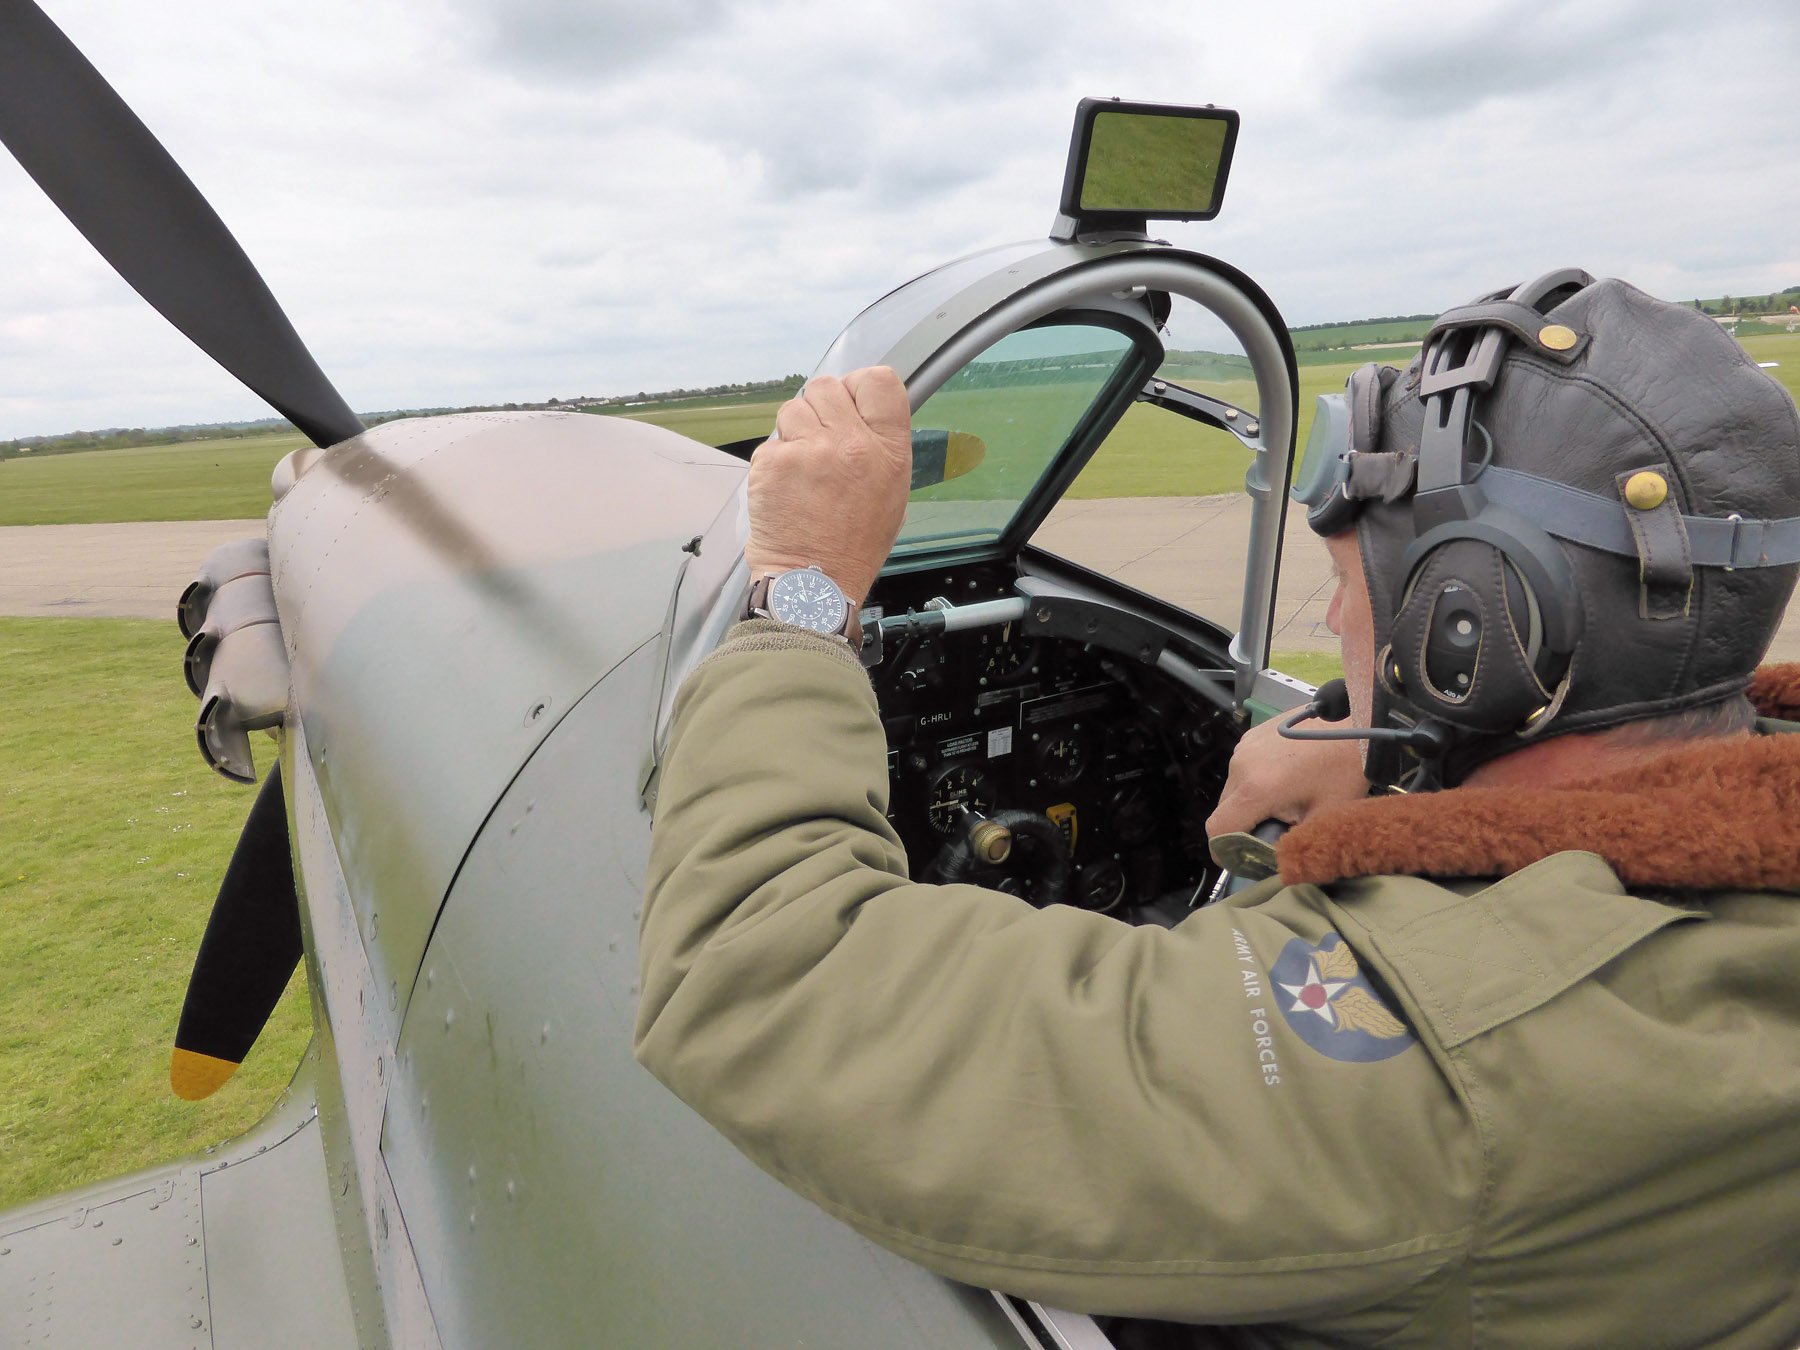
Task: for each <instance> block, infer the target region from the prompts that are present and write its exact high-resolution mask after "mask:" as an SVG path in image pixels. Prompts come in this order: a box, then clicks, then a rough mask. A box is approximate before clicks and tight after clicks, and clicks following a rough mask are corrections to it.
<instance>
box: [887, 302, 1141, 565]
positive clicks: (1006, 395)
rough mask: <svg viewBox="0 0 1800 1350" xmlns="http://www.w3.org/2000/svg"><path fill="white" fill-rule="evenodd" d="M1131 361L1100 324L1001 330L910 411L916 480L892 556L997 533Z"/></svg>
mask: <svg viewBox="0 0 1800 1350" xmlns="http://www.w3.org/2000/svg"><path fill="white" fill-rule="evenodd" d="M1134 359H1135V349H1134V348H1133V345H1132V341H1131V339H1130V338H1129V337H1127V336H1125V335H1124V334H1123V333H1119V332H1115V331H1114V330H1113V329H1110V328H1106V327H1103V326H1101V325H1099V324H1087V323H1057V324H1047V325H1041V326H1038V327H1034V328H1025V329H1021V330H1019V331H1018V332H1016V333H1009V334H1008V335H1007V336H1006V337H1004V338H1002V339H1000V341H998V342H996V343H995V344H994V345H993V346H991V347H989V348H988V349H987V350H986V351H984V352H982V353H981V355H980V356H978V357H976V358H975V359H974V360H973V361H971V362H969V364H968V365H966V366H964V367H963V368H962V369H961V370H960V371H958V372H957V373H956V374H955V375H954V376H953V377H951V379H950V380H948V381H947V382H946V383H945V384H944V385H943V387H942V388H940V389H939V390H938V391H937V392H936V393H935V394H933V395H932V396H931V397H930V398H929V399H927V400H926V401H925V404H924V405H923V406H922V407H921V408H920V409H919V410H918V412H916V413H915V414H914V415H913V446H914V483H915V484H916V486H915V489H914V491H913V493H912V495H911V497H910V498H909V499H908V501H907V507H906V522H905V524H903V525H902V526H901V529H900V538H899V542H898V543H896V544H895V546H894V555H893V556H894V557H896V558H901V557H905V556H907V555H909V554H916V553H921V552H931V551H935V550H939V549H944V548H956V547H963V546H967V545H979V544H981V543H985V542H991V541H993V540H995V539H998V538H999V537H1000V536H1001V535H1002V534H1003V533H1004V532H1005V531H1006V528H1007V526H1008V525H1010V524H1011V523H1012V521H1013V518H1014V517H1015V516H1016V515H1018V513H1019V509H1020V507H1021V506H1022V505H1023V504H1024V503H1025V501H1026V500H1027V499H1028V498H1029V497H1030V496H1031V495H1032V492H1033V491H1034V490H1035V489H1036V488H1037V486H1038V484H1039V483H1040V482H1042V481H1043V479H1044V477H1045V475H1046V473H1047V472H1048V471H1049V470H1050V468H1051V466H1052V465H1053V464H1054V463H1055V462H1056V460H1057V459H1058V457H1059V456H1061V455H1062V453H1063V452H1064V451H1065V450H1066V449H1068V448H1070V447H1071V444H1072V443H1073V442H1074V441H1075V440H1076V438H1077V437H1078V435H1079V433H1080V432H1082V431H1083V430H1084V424H1085V423H1086V422H1087V420H1088V418H1089V415H1090V413H1091V412H1093V411H1094V410H1095V409H1096V408H1097V407H1098V406H1099V405H1101V404H1103V403H1105V402H1106V401H1107V399H1108V397H1109V395H1110V393H1111V392H1112V390H1113V388H1114V386H1115V383H1116V381H1117V379H1118V378H1119V375H1120V372H1121V371H1122V370H1123V369H1124V368H1125V366H1126V364H1127V363H1128V362H1131V361H1132V360H1134Z"/></svg>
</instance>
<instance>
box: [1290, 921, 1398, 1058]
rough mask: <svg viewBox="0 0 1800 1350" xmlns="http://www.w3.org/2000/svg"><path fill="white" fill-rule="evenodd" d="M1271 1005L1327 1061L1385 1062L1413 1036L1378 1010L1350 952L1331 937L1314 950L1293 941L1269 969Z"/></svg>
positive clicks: (1336, 937) (1379, 1004) (1341, 941)
mask: <svg viewBox="0 0 1800 1350" xmlns="http://www.w3.org/2000/svg"><path fill="white" fill-rule="evenodd" d="M1269 979H1270V980H1271V981H1272V982H1273V983H1274V985H1275V992H1274V997H1275V1003H1276V1005H1277V1006H1278V1007H1279V1008H1280V1009H1281V1015H1282V1016H1283V1017H1285V1018H1287V1023H1288V1025H1289V1026H1290V1027H1292V1028H1293V1029H1294V1031H1295V1032H1296V1033H1297V1034H1298V1035H1299V1037H1300V1039H1301V1040H1303V1041H1305V1042H1306V1043H1307V1044H1308V1045H1310V1046H1311V1047H1312V1048H1313V1049H1315V1050H1317V1051H1318V1052H1319V1053H1320V1054H1322V1055H1327V1056H1329V1057H1330V1058H1332V1059H1341V1060H1347V1061H1350V1062H1352V1063H1360V1064H1366V1063H1369V1062H1371V1061H1373V1060H1377V1059H1389V1058H1392V1057H1393V1056H1394V1055H1397V1054H1399V1053H1400V1052H1401V1051H1402V1050H1404V1049H1406V1047H1407V1046H1409V1045H1411V1044H1413V1036H1412V1033H1411V1032H1410V1031H1408V1030H1407V1029H1406V1023H1404V1022H1402V1021H1401V1020H1400V1019H1399V1018H1398V1017H1395V1016H1394V1015H1393V1013H1391V1012H1389V1011H1388V1010H1387V1008H1386V1007H1385V1006H1383V1004H1382V1002H1381V1000H1380V999H1379V998H1377V997H1376V995H1375V991H1374V989H1373V988H1371V987H1370V985H1369V981H1368V980H1367V979H1366V978H1365V977H1364V976H1363V974H1362V972H1361V971H1360V970H1359V969H1358V968H1357V965H1356V953H1355V952H1353V951H1351V950H1350V948H1349V946H1348V945H1347V944H1346V943H1345V941H1344V939H1343V938H1342V937H1340V936H1339V935H1338V934H1336V933H1327V934H1325V936H1324V938H1323V939H1321V940H1320V942H1319V945H1318V946H1316V947H1314V946H1312V945H1310V944H1309V943H1308V942H1307V941H1306V939H1305V938H1295V939H1293V940H1292V941H1291V942H1289V943H1288V945H1287V946H1285V947H1283V948H1282V949H1281V955H1280V957H1279V958H1277V960H1276V962H1275V964H1274V965H1272V966H1270V967H1269Z"/></svg>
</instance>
